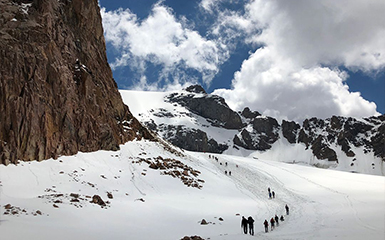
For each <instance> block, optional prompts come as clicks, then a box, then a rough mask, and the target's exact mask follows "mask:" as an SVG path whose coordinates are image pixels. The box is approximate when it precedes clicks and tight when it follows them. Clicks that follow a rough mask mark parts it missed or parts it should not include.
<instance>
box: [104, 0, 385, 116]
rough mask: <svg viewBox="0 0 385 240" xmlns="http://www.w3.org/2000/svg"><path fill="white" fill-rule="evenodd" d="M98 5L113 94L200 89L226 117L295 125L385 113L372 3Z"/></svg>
mask: <svg viewBox="0 0 385 240" xmlns="http://www.w3.org/2000/svg"><path fill="white" fill-rule="evenodd" d="M99 4H100V6H101V8H102V17H103V25H104V30H105V36H106V44H107V56H108V60H109V62H110V64H111V67H112V69H113V74H114V78H115V81H116V82H117V84H118V86H119V88H121V89H141V90H157V91H164V90H174V89H180V88H183V87H185V86H187V85H189V84H193V83H194V84H195V83H199V84H201V85H202V86H203V87H204V88H205V89H206V91H207V92H210V93H214V94H218V95H221V96H223V97H224V98H225V99H226V101H227V103H228V104H229V105H230V106H231V107H232V108H233V109H235V110H242V109H243V108H244V107H246V106H248V107H250V108H251V109H252V110H257V111H259V112H261V113H264V114H266V115H270V116H273V117H277V118H280V119H289V120H298V121H300V120H303V119H304V118H307V117H313V116H316V117H322V118H327V117H330V116H332V115H343V116H353V117H367V116H371V115H376V114H379V113H381V114H383V113H385V96H384V93H385V44H384V39H385V17H384V16H383V15H384V14H382V13H383V12H385V2H383V1H381V0H368V1H367V0H365V1H364V0H362V1H355V2H354V3H352V2H351V1H348V0H346V1H345V0H341V1H337V2H336V1H332V0H322V1H299V0H295V1H284V0H275V1H266V0H248V1H246V0H244V1H241V0H195V1H194V0H183V1H182V0H165V1H155V0H141V1H138V0H128V1H127V0H126V1H117V0H99ZM357 16H360V17H357Z"/></svg>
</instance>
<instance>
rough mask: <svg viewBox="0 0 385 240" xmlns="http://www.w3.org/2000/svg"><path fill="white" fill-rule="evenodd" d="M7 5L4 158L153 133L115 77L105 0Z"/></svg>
mask: <svg viewBox="0 0 385 240" xmlns="http://www.w3.org/2000/svg"><path fill="white" fill-rule="evenodd" d="M0 12H1V14H0V63H1V64H0V65H1V68H0V163H3V164H8V163H10V162H16V161H17V160H18V159H20V160H33V159H37V160H42V159H47V158H51V157H53V158H56V157H57V156H59V155H67V154H74V153H76V152H78V151H84V152H87V151H95V150H99V149H110V150H114V149H118V148H119V144H121V143H124V142H126V141H128V140H131V139H134V138H141V137H142V136H147V137H149V133H148V132H147V130H146V129H145V128H143V127H142V126H141V125H140V123H139V122H138V121H137V120H136V119H135V118H134V117H133V116H132V115H131V113H130V111H129V110H128V108H127V106H125V105H124V104H123V102H122V99H121V96H120V94H119V92H118V90H117V85H116V83H115V82H114V79H113V78H112V72H111V69H110V67H109V65H108V63H107V57H106V52H105V40H104V36H103V28H102V22H101V16H100V9H99V6H98V2H97V0H87V1H82V0H73V1H71V0H0Z"/></svg>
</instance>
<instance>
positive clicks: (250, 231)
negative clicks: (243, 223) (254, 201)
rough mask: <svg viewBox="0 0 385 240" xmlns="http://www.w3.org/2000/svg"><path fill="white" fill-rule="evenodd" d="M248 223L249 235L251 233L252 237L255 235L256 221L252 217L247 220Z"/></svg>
mask: <svg viewBox="0 0 385 240" xmlns="http://www.w3.org/2000/svg"><path fill="white" fill-rule="evenodd" d="M247 222H248V223H249V233H250V235H254V219H253V218H252V217H251V216H250V217H249V218H248V219H247Z"/></svg>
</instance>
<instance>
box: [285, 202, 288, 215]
mask: <svg viewBox="0 0 385 240" xmlns="http://www.w3.org/2000/svg"><path fill="white" fill-rule="evenodd" d="M285 209H286V215H289V207H288V206H287V204H286V206H285Z"/></svg>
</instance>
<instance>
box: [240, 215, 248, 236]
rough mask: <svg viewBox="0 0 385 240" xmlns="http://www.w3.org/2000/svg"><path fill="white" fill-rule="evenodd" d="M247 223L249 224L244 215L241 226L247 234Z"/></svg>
mask: <svg viewBox="0 0 385 240" xmlns="http://www.w3.org/2000/svg"><path fill="white" fill-rule="evenodd" d="M247 224H248V222H247V219H246V218H245V217H244V216H242V221H241V228H243V232H244V233H245V234H247Z"/></svg>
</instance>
